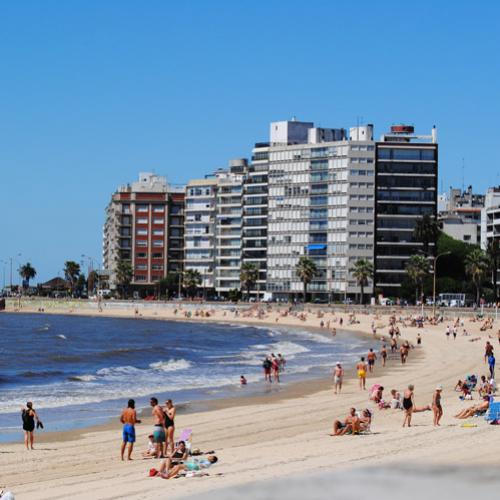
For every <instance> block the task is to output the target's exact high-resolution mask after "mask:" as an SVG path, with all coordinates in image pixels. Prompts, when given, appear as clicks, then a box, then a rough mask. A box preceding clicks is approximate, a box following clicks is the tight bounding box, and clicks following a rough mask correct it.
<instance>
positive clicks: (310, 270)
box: [295, 255, 318, 302]
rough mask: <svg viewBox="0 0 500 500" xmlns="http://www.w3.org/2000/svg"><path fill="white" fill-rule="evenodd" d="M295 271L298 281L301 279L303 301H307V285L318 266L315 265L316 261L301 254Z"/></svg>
mask: <svg viewBox="0 0 500 500" xmlns="http://www.w3.org/2000/svg"><path fill="white" fill-rule="evenodd" d="M295 272H296V273H297V276H298V277H299V279H300V281H302V285H303V286H304V292H303V293H304V302H306V301H307V285H309V283H311V281H312V279H313V278H314V276H316V273H317V272H318V268H317V267H316V263H315V262H314V261H313V260H312V259H311V258H309V257H307V256H306V255H302V256H301V257H300V258H299V261H298V262H297V265H296V266H295Z"/></svg>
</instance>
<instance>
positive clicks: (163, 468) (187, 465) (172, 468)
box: [149, 455, 218, 479]
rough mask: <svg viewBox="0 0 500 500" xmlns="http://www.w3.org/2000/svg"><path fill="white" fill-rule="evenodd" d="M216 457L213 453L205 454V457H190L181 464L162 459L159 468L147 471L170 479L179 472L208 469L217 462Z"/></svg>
mask: <svg viewBox="0 0 500 500" xmlns="http://www.w3.org/2000/svg"><path fill="white" fill-rule="evenodd" d="M217 460H218V459H217V457H216V456H215V455H207V458H202V459H195V458H191V459H189V460H186V462H184V463H183V464H177V465H172V463H171V461H170V460H169V459H166V460H163V461H162V463H161V465H160V468H159V469H158V470H156V469H151V470H150V471H149V475H150V476H159V477H162V478H163V479H171V478H173V477H175V476H177V474H179V472H182V471H187V472H199V471H202V470H205V469H208V468H209V467H210V466H211V465H213V464H215V463H216V462H217Z"/></svg>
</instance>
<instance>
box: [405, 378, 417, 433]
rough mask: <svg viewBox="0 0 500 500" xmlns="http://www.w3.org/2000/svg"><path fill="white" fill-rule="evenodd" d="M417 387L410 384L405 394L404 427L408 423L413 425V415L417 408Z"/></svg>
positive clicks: (409, 425)
mask: <svg viewBox="0 0 500 500" xmlns="http://www.w3.org/2000/svg"><path fill="white" fill-rule="evenodd" d="M414 389H415V387H414V386H413V385H412V384H410V385H409V386H408V389H406V391H405V392H404V394H403V410H404V411H405V419H404V421H403V427H405V425H406V424H408V427H411V416H412V414H413V410H414V408H415V399H414V397H415V395H414V393H413V390H414Z"/></svg>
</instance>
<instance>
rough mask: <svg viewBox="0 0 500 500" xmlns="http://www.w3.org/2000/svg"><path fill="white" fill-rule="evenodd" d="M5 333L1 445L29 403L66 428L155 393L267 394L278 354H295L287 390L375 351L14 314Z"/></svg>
mask: <svg viewBox="0 0 500 500" xmlns="http://www.w3.org/2000/svg"><path fill="white" fill-rule="evenodd" d="M0 338H1V343H0V441H7V440H15V439H19V438H20V436H21V417H20V409H21V407H22V406H23V405H25V404H26V402H27V401H32V402H33V404H34V407H35V409H36V410H37V411H38V413H39V415H40V417H41V419H42V420H43V422H44V425H45V430H47V431H60V430H68V429H72V428H79V427H86V426H89V425H94V424H98V423H104V422H106V421H107V420H109V419H110V418H112V417H116V415H117V414H119V412H120V410H121V409H122V408H123V407H124V406H126V402H127V400H128V399H129V398H134V399H135V400H136V403H137V407H141V406H147V404H148V402H149V398H150V397H151V396H156V397H158V399H159V400H160V402H163V401H164V400H165V398H167V397H168V398H172V399H173V400H174V402H176V403H177V404H178V403H187V402H193V401H197V400H198V401H199V400H208V399H213V398H221V397H231V396H242V395H246V394H259V392H263V391H264V389H265V388H266V387H268V384H265V383H264V382H263V376H262V361H263V359H264V357H265V356H266V355H268V354H270V353H274V354H278V353H281V354H282V355H283V356H284V357H285V358H286V360H287V364H286V371H285V373H284V374H283V376H282V384H281V386H283V385H286V384H289V383H290V382H293V381H298V380H303V379H307V378H315V377H316V378H319V377H322V376H325V375H327V374H328V373H330V372H331V369H332V367H333V365H334V363H335V362H337V361H340V362H342V363H344V364H345V365H346V366H350V365H352V364H353V363H354V362H355V360H356V358H358V357H359V356H360V355H361V354H362V353H366V352H367V350H368V348H369V347H370V341H369V340H368V339H364V338H363V337H358V336H353V335H352V334H348V333H344V332H339V333H338V334H337V335H336V336H335V337H332V336H330V335H329V334H328V333H327V332H325V334H322V333H317V332H310V331H307V330H306V329H301V328H285V327H272V328H271V327H264V326H243V325H240V324H237V325H235V324H218V323H201V322H200V323H194V322H182V321H161V320H146V319H121V318H104V317H78V316H63V315H43V314H8V313H2V314H0ZM240 375H245V377H246V378H247V380H248V385H247V386H246V387H244V388H242V387H240V385H239V377H240ZM243 391H244V392H243Z"/></svg>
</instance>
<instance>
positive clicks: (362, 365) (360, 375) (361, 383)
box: [356, 358, 368, 390]
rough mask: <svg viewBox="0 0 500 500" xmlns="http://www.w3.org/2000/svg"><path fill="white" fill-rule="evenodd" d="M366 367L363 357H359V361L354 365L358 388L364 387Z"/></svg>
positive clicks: (362, 388)
mask: <svg viewBox="0 0 500 500" xmlns="http://www.w3.org/2000/svg"><path fill="white" fill-rule="evenodd" d="M367 369H368V367H367V366H366V363H365V358H361V361H360V362H359V363H358V364H357V365H356V370H357V372H358V378H359V388H360V389H361V390H364V389H366V372H367Z"/></svg>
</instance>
